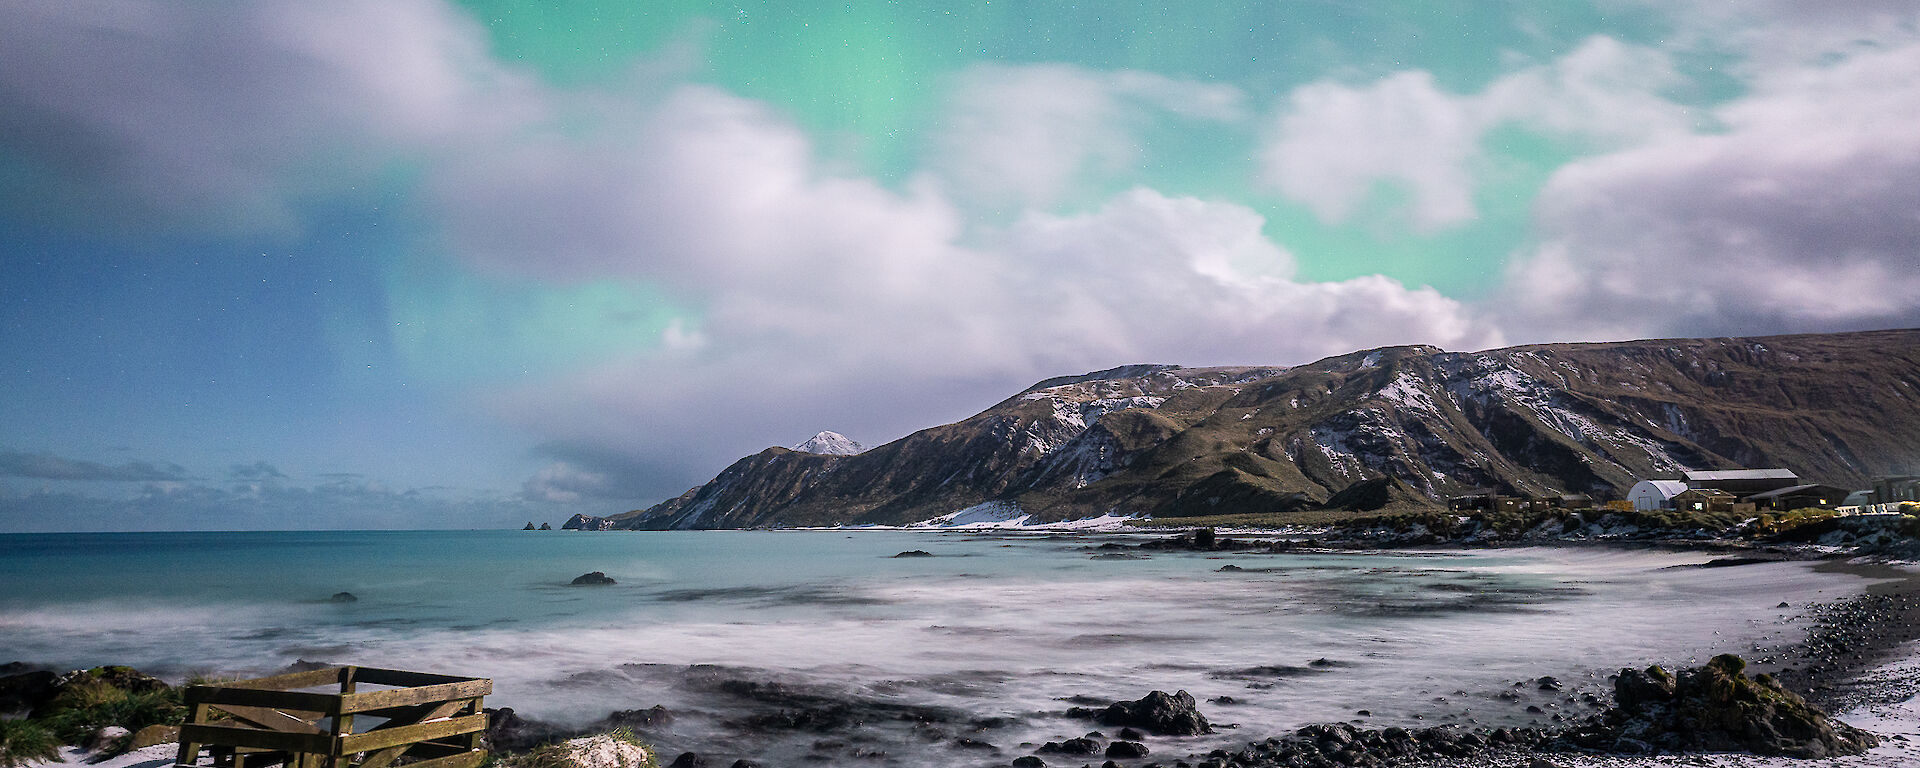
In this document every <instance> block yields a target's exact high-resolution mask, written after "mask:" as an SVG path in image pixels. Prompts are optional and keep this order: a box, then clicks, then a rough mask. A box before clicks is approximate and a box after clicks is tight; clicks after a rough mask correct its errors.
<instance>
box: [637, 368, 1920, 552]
mask: <svg viewBox="0 0 1920 768" xmlns="http://www.w3.org/2000/svg"><path fill="white" fill-rule="evenodd" d="M1915 434H1920V330H1904V331H1876V332H1865V333H1850V334H1826V335H1802V336H1777V337H1766V338H1747V339H1725V338H1723V339H1683V340H1656V341H1635V342H1620V343H1606V344H1553V345H1538V346H1526V347H1514V348H1509V349H1501V350H1493V351H1488V352H1476V353H1451V352H1443V351H1441V350H1438V349H1434V348H1431V347H1390V348H1384V349H1377V350H1371V351H1365V352H1356V353H1353V354H1348V355H1342V356H1339V357H1332V358H1328V359H1325V360H1321V361H1319V362H1315V363H1312V364H1309V365H1304V366H1299V367H1295V368H1258V367H1254V368H1179V367H1175V366H1127V367H1124V368H1116V369H1113V370H1109V371H1101V372H1097V373H1091V374H1087V375H1084V376H1074V377H1063V378H1058V379H1049V380H1047V381H1043V382H1040V383H1039V384H1036V385H1034V386H1033V387H1031V388H1029V389H1027V390H1026V391H1024V392H1021V393H1019V394H1017V395H1015V396H1013V397H1011V398H1009V399H1007V400H1005V401H1003V402H1001V403H999V404H997V405H995V406H993V407H992V408H989V409H987V410H985V411H983V412H981V413H980V414H979V415H976V416H974V417H972V418H970V419H967V420H965V421H962V422H959V423H956V424H949V425H945V426H940V427H934V428H931V429H926V430H922V431H920V432H916V433H914V434H912V435H908V436H907V437H904V438H901V439H900V440H896V441H894V442H892V443H888V444H887V445H883V446H880V447H877V448H873V449H870V450H867V451H865V452H863V453H859V454H855V455H822V454H814V453H799V452H794V451H790V450H787V449H783V448H769V449H767V450H765V451H762V452H761V453H759V454H756V455H754V456H749V457H747V458H744V459H741V460H740V461H738V462H736V463H735V464H734V465H733V466H731V467H728V468H727V469H726V471H724V472H722V473H721V474H720V476H719V477H716V478H714V479H713V480H712V481H711V482H709V483H707V484H706V485H703V486H700V487H698V488H694V489H692V490H690V491H688V492H687V493H686V494H685V495H683V496H681V497H679V498H676V499H671V500H668V501H666V502H663V503H661V504H658V505H656V506H654V507H652V508H650V509H646V510H637V511H635V512H630V513H627V514H625V515H618V516H615V517H614V518H613V519H612V520H613V524H615V525H617V526H620V527H627V528H734V527H757V526H792V525H829V524H844V523H855V524H858V523H887V524H899V523H909V522H915V521H920V520H925V519H928V518H932V517H935V516H939V515H943V514H947V513H951V512H954V511H957V510H960V509H964V508H966V507H970V506H973V505H977V504H981V503H985V502H997V503H1000V504H1001V505H1003V506H1004V505H1017V507H1018V508H1019V509H1020V510H1021V511H1022V512H1024V513H1028V514H1032V515H1034V516H1035V517H1036V518H1037V519H1043V520H1045V519H1065V518H1074V517H1086V516H1093V515H1099V514H1106V513H1118V514H1152V515H1155V516H1160V517H1166V516H1190V515H1202V514H1224V513H1242V512H1274V511H1288V510H1293V509H1299V508H1304V507H1312V506H1319V505H1322V504H1326V503H1327V502H1329V501H1330V500H1331V501H1333V502H1335V503H1336V504H1337V505H1349V504H1355V503H1364V504H1368V505H1375V506H1377V505H1378V504H1379V503H1381V502H1383V501H1399V502H1409V503H1437V502H1438V501H1439V500H1441V499H1443V498H1445V497H1446V496H1448V495H1453V494H1458V493H1463V492H1466V491H1469V490H1472V489H1477V488H1495V489H1501V490H1503V491H1506V492H1509V493H1522V494H1549V493H1563V492H1576V493H1591V494H1595V495H1598V496H1602V497H1617V496H1619V495H1621V494H1623V493H1624V492H1625V490H1626V489H1627V488H1628V487H1630V486H1631V485H1632V484H1633V483H1634V482H1636V481H1637V480H1639V479H1642V478H1645V477H1648V476H1662V475H1672V474H1674V473H1677V472H1678V471H1680V470H1682V469H1720V468H1736V467H1774V466H1781V467H1787V468H1790V469H1794V470H1796V471H1798V472H1799V473H1800V475H1801V476H1802V477H1804V478H1808V479H1810V480H1817V481H1820V482H1825V483H1830V484H1835V485H1841V486H1846V487H1861V485H1862V483H1864V482H1865V481H1866V479H1867V478H1868V477H1869V476H1872V475H1876V474H1892V473H1895V472H1913V471H1916V470H1920V446H1917V445H1916V443H1915V442H1914V441H1913V440H1912V437H1911V436H1912V435H1915ZM1355 500H1363V501H1361V502H1356V501H1355Z"/></svg>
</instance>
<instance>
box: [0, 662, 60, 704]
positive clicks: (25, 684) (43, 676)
mask: <svg viewBox="0 0 1920 768" xmlns="http://www.w3.org/2000/svg"><path fill="white" fill-rule="evenodd" d="M8 666H9V667H11V668H13V669H19V670H23V671H20V672H17V673H15V674H11V675H7V676H6V677H0V716H4V715H12V714H19V713H25V712H31V711H33V710H35V709H38V708H40V707H41V706H43V705H45V704H46V703H47V702H48V701H50V700H52V699H53V695H54V693H56V692H57V691H56V690H55V684H56V683H57V682H58V681H59V679H60V676H59V675H57V674H54V673H53V672H51V671H48V670H44V669H38V670H31V671H25V670H26V665H24V664H21V665H18V666H14V665H8Z"/></svg>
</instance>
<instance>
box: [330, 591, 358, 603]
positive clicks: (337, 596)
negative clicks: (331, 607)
mask: <svg viewBox="0 0 1920 768" xmlns="http://www.w3.org/2000/svg"><path fill="white" fill-rule="evenodd" d="M327 600H328V601H329V602H335V603H357V602H360V598H359V597H357V596H355V595H354V594H353V593H352V592H335V593H333V597H329V598H327Z"/></svg>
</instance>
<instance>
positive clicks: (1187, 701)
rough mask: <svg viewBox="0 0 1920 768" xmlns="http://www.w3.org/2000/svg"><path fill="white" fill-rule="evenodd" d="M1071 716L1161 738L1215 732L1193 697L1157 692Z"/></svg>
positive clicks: (1076, 709)
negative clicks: (1134, 729) (1132, 729)
mask: <svg viewBox="0 0 1920 768" xmlns="http://www.w3.org/2000/svg"><path fill="white" fill-rule="evenodd" d="M1067 716H1068V717H1091V718H1093V719H1094V720H1095V721H1097V722H1099V723H1100V724H1101V725H1116V726H1122V727H1130V728H1142V729H1145V730H1146V731H1147V732H1148V733H1154V734H1159V735H1161V736H1197V735H1199V734H1203V733H1213V726H1212V725H1211V724H1209V723H1208V722H1207V717H1206V716H1205V715H1202V714H1200V712H1199V710H1197V709H1195V708H1194V700H1193V694H1190V693H1187V692H1186V691H1180V692H1178V693H1173V694H1169V693H1167V692H1166V691H1154V692H1152V693H1149V694H1147V695H1146V697H1145V698H1142V699H1140V700H1139V701H1116V702H1114V703H1113V704H1111V705H1108V706H1107V708H1106V709H1102V710H1097V711H1096V710H1090V709H1085V708H1082V707H1074V708H1073V709H1069V710H1067Z"/></svg>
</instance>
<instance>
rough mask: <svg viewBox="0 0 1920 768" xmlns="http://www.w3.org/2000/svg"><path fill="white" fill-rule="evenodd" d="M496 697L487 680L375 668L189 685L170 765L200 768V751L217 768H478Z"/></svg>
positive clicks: (354, 668) (315, 671)
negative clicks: (488, 706)
mask: <svg viewBox="0 0 1920 768" xmlns="http://www.w3.org/2000/svg"><path fill="white" fill-rule="evenodd" d="M361 686H372V687H376V689H375V690H361ZM315 689H322V690H315ZM492 692H493V681H492V680H488V679H486V678H478V677H454V676H450V675H430V674H425V673H421V672H402V671H400V670H396V669H375V668H373V667H331V668H327V669H316V670H313V671H310V672H294V673H291V674H285V675H275V676H273V677H263V678H259V679H257V680H241V681H238V682H231V683H218V684H213V685H194V686H189V687H188V688H187V690H186V692H185V695H184V698H185V703H186V705H187V707H188V709H189V715H188V717H189V719H188V721H187V723H186V724H184V725H182V726H180V755H179V757H178V758H176V759H175V763H176V764H178V765H180V766H199V765H202V764H201V763H200V762H199V761H200V751H201V749H202V748H205V749H206V751H207V752H208V753H209V754H210V755H211V757H212V760H213V763H212V764H213V765H214V766H217V768H265V767H266V766H269V765H280V764H284V765H286V766H288V768H386V767H387V766H388V765H390V764H392V763H393V762H394V761H395V760H397V759H400V758H401V757H403V756H404V757H406V758H407V759H408V760H409V766H410V768H475V766H478V765H479V764H480V762H481V761H482V760H483V759H485V758H486V755H487V753H486V750H484V749H482V748H481V746H480V736H481V733H482V732H483V731H485V730H486V729H487V715H486V713H485V712H483V711H481V699H482V697H484V696H486V695H487V694H489V693H492ZM355 726H360V730H358V731H356V730H355Z"/></svg>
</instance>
